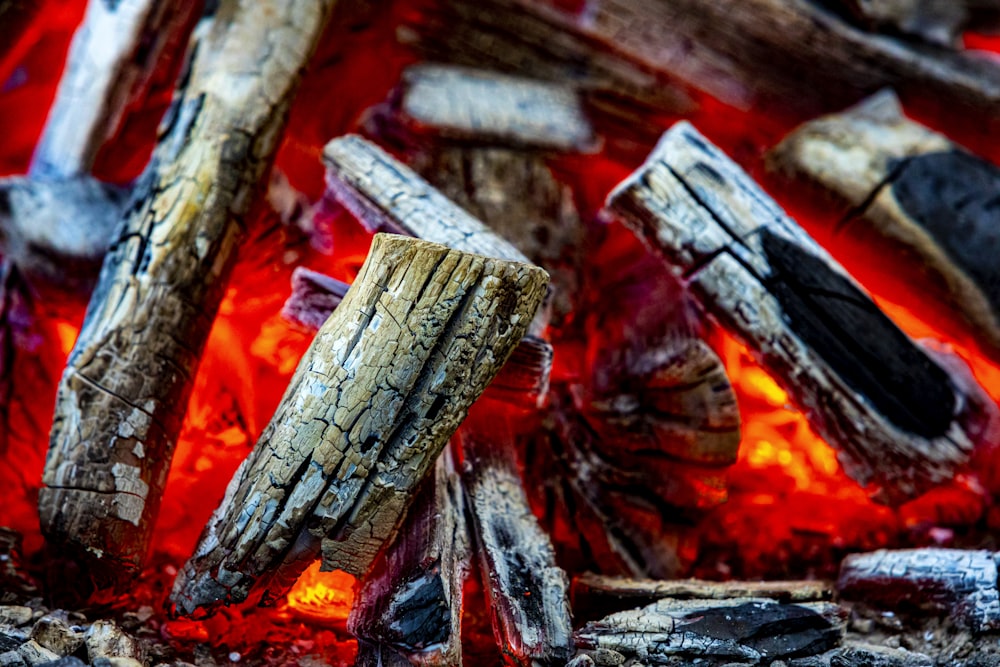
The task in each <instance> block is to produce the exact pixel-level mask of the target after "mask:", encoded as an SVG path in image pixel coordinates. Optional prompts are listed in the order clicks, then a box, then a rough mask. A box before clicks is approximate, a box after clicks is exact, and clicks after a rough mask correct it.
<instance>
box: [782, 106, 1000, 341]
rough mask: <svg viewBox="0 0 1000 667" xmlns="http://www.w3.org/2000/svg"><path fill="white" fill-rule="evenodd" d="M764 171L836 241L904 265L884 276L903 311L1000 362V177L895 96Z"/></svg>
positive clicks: (810, 126) (807, 138)
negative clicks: (813, 207)
mask: <svg viewBox="0 0 1000 667" xmlns="http://www.w3.org/2000/svg"><path fill="white" fill-rule="evenodd" d="M768 164H769V167H770V169H771V170H772V171H774V172H775V173H776V174H777V175H778V176H779V177H780V178H781V179H783V180H784V181H786V182H787V184H788V185H789V186H790V189H798V190H801V191H804V192H807V193H809V194H808V195H807V196H810V197H812V198H813V199H814V200H817V201H821V202H822V204H821V206H822V208H823V209H825V210H824V211H823V212H822V213H825V215H823V214H821V215H818V216H816V218H817V220H818V221H820V222H821V223H826V225H827V226H828V227H829V228H830V230H831V233H832V234H835V235H846V236H847V237H849V238H850V239H851V243H857V244H859V245H862V244H863V245H864V246H867V247H870V248H871V249H872V250H873V252H874V253H875V254H878V255H884V256H888V257H896V258H898V261H896V262H892V263H891V264H889V265H888V266H887V267H886V270H885V271H883V272H882V273H883V274H885V277H884V279H885V280H886V281H890V282H893V283H896V284H899V286H900V289H899V290H897V293H898V294H901V295H902V297H901V298H899V301H900V303H901V305H904V306H907V307H909V308H910V309H912V310H914V311H915V312H917V313H926V314H927V317H928V319H929V320H930V321H933V322H935V323H939V326H941V327H942V328H943V329H944V330H945V331H947V332H948V333H950V334H952V335H953V336H955V337H956V338H962V337H965V336H967V332H969V331H971V332H973V334H974V336H975V338H976V339H977V340H978V341H979V343H980V345H981V346H982V347H983V349H984V350H985V351H987V352H988V353H990V354H991V355H992V356H994V357H995V358H998V359H1000V267H998V265H997V262H996V257H997V255H998V254H1000V207H998V204H997V201H996V199H995V197H996V191H997V188H998V187H1000V169H998V168H997V167H996V166H994V165H992V164H990V163H988V162H986V161H985V160H981V159H979V158H977V157H974V156H972V155H970V154H969V153H966V152H965V151H963V150H962V149H961V148H959V147H958V146H956V145H955V144H953V143H952V142H950V141H949V140H948V139H947V138H946V137H944V136H942V135H940V134H938V133H937V132H934V131H932V130H930V129H928V128H926V127H924V126H922V125H920V124H918V123H915V122H913V121H911V120H909V119H907V118H906V116H904V115H903V111H902V109H901V108H900V105H899V101H898V99H897V98H896V97H895V95H894V94H893V93H892V92H891V91H885V92H882V93H880V94H878V95H876V96H875V97H872V98H870V99H868V100H866V101H865V102H863V103H862V104H860V105H858V106H856V107H853V108H851V109H848V110H847V111H844V112H842V113H838V114H833V115H830V116H824V117H822V118H819V119H817V120H814V121H810V122H809V123H806V124H805V125H803V126H802V127H800V128H799V129H797V130H796V131H795V132H793V133H792V134H790V135H789V136H788V137H786V138H785V139H784V140H783V141H782V142H781V143H780V144H779V145H778V146H776V147H775V148H774V149H773V150H772V151H771V152H770V154H769V155H768ZM817 194H818V195H819V196H817ZM824 195H825V196H824ZM831 203H832V204H833V206H832V207H831V206H830V204H831ZM831 209H832V211H831ZM831 212H833V213H835V215H830V213H831ZM907 287H908V288H909V289H906V288H907ZM935 309H937V312H935ZM942 310H943V311H945V313H947V316H945V317H942V316H941V312H940V311H942Z"/></svg>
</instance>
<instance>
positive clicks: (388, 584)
mask: <svg viewBox="0 0 1000 667" xmlns="http://www.w3.org/2000/svg"><path fill="white" fill-rule="evenodd" d="M470 557H471V550H470V544H469V533H468V528H467V526H466V522H465V508H464V499H463V497H462V486H461V482H460V480H459V477H458V473H457V472H456V471H455V469H454V464H453V463H452V459H451V456H450V451H449V450H448V449H445V451H444V452H443V453H442V455H441V456H440V457H439V458H438V462H437V465H436V467H435V472H434V474H433V475H431V476H430V477H429V478H428V479H426V480H425V481H424V483H423V484H422V487H421V490H420V491H419V492H418V494H417V496H416V498H415V499H414V501H413V506H412V507H411V508H410V511H409V512H408V513H407V516H406V520H405V521H404V522H403V525H402V526H401V527H400V529H399V533H398V535H397V536H396V539H395V540H394V541H393V542H392V544H391V545H390V546H389V547H388V548H387V549H386V550H385V551H384V552H383V555H382V556H380V557H379V559H378V561H376V565H375V567H374V569H373V571H372V574H370V575H369V576H368V577H367V578H366V579H365V582H364V585H363V586H362V588H361V590H360V592H359V593H358V596H357V599H356V602H355V603H354V608H353V609H352V610H351V616H350V619H349V620H348V623H347V628H348V630H350V632H351V634H353V635H354V636H355V637H357V638H358V639H359V640H360V641H362V642H366V643H369V644H374V645H376V646H380V647H384V648H388V649H389V650H394V651H398V652H399V653H401V654H403V655H404V656H405V657H406V659H407V661H406V664H419V665H426V666H427V667H431V666H434V665H441V666H442V667H444V666H447V665H454V666H457V665H461V664H462V634H461V631H462V593H463V586H464V583H465V578H466V576H468V574H469V569H470V562H469V559H470Z"/></svg>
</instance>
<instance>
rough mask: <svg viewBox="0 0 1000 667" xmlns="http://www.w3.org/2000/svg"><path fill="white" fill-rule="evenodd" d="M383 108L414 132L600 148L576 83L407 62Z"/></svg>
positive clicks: (544, 147) (518, 143)
mask: <svg viewBox="0 0 1000 667" xmlns="http://www.w3.org/2000/svg"><path fill="white" fill-rule="evenodd" d="M383 113H385V114H387V115H388V116H389V118H390V119H391V122H394V123H395V124H397V125H398V126H399V127H400V130H401V131H404V132H406V133H408V134H412V135H415V136H425V137H435V138H440V139H445V140H451V141H457V142H460V143H472V144H487V145H500V146H505V147H508V148H512V147H517V148H534V149H541V150H554V151H562V152H571V151H592V150H594V149H596V148H597V145H596V143H595V142H596V139H595V137H594V130H593V128H592V127H591V125H590V121H589V120H588V119H587V114H586V111H585V110H584V108H583V104H582V101H581V99H580V97H579V95H578V94H577V92H576V91H575V90H574V89H573V88H572V87H570V86H567V85H559V84H556V83H554V82H551V81H544V80H540V79H529V78H524V77H515V76H509V75H504V74H499V73H497V72H490V71H487V70H481V69H473V68H471V67H456V66H454V65H439V64H433V63H425V64H419V65H412V66H410V67H408V68H407V69H406V70H405V71H404V72H403V77H402V81H401V82H400V84H399V86H397V88H396V90H395V91H393V93H392V96H391V98H390V101H389V103H388V109H386V110H384V111H383Z"/></svg>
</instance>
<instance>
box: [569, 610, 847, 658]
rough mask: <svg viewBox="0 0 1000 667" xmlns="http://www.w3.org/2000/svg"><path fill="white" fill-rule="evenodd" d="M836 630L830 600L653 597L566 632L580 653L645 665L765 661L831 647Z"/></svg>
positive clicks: (839, 625) (837, 614) (838, 615)
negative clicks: (612, 655) (649, 601)
mask: <svg viewBox="0 0 1000 667" xmlns="http://www.w3.org/2000/svg"><path fill="white" fill-rule="evenodd" d="M843 632H844V619H843V616H842V612H841V610H840V608H839V607H838V606H837V605H834V604H830V603H825V602H804V603H801V604H782V603H778V602H775V601H774V600H764V599H755V598H736V599H732V600H712V601H704V600H660V601H658V602H655V603H653V604H651V605H649V606H647V607H642V608H640V609H633V610H630V611H624V612H619V613H617V614H611V615H610V616H607V617H606V618H603V619H601V620H599V621H594V622H591V623H587V624H586V625H585V626H583V627H582V628H580V629H579V630H577V632H576V633H575V635H574V637H575V639H576V642H577V646H578V648H579V649H580V650H581V651H582V652H587V653H590V652H597V651H600V650H602V649H603V650H610V651H614V652H615V653H618V654H620V655H621V656H622V657H623V658H624V659H625V660H634V661H636V662H641V663H642V664H646V665H668V664H676V662H675V661H676V660H678V659H687V660H692V659H702V660H708V661H709V662H710V663H728V662H741V663H751V664H758V663H762V664H770V663H771V662H772V661H775V660H782V659H786V658H799V657H805V656H810V655H817V654H819V653H823V652H825V651H828V650H830V649H833V648H836V647H837V646H838V645H839V644H840V640H841V637H842V635H843Z"/></svg>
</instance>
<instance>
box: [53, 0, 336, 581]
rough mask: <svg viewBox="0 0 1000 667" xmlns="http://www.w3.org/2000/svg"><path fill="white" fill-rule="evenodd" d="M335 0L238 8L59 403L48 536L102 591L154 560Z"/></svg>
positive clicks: (120, 242) (206, 53)
mask: <svg viewBox="0 0 1000 667" xmlns="http://www.w3.org/2000/svg"><path fill="white" fill-rule="evenodd" d="M332 6H333V0H296V2H293V3H279V2H274V3H271V4H266V5H262V4H261V3H259V2H256V3H247V2H242V1H240V0H226V1H224V2H223V3H222V4H221V5H220V6H219V7H218V8H217V11H216V13H215V15H214V16H213V17H212V18H211V19H209V20H211V21H212V24H211V29H206V30H203V31H201V32H200V34H199V35H198V38H197V39H195V40H194V41H193V43H192V46H191V49H190V52H191V54H192V60H191V62H190V66H189V69H188V72H187V73H186V74H185V76H184V77H182V81H181V84H180V87H179V89H178V91H177V93H176V96H175V99H174V105H173V110H172V113H171V114H170V116H169V118H168V119H167V120H166V121H165V123H164V126H163V128H162V130H161V132H162V134H161V137H160V140H159V144H158V146H157V148H156V151H155V152H154V155H153V159H152V162H151V164H150V165H149V167H148V168H147V170H146V172H145V174H144V175H143V177H142V178H141V179H140V182H139V184H138V185H137V186H136V189H135V191H134V193H133V198H132V204H131V205H130V206H129V207H128V210H127V212H126V216H125V219H124V220H123V221H122V223H121V227H120V228H119V229H120V234H119V236H118V238H117V239H116V241H115V242H114V244H113V245H112V248H111V250H110V251H109V253H108V255H107V257H106V259H105V262H104V266H103V269H102V271H101V276H100V279H99V281H98V285H97V287H96V289H95V291H94V295H93V297H92V299H91V303H90V307H89V309H88V312H87V316H86V319H85V321H84V324H83V328H82V330H81V332H80V336H79V338H78V339H77V342H76V346H75V347H74V349H73V352H72V353H71V354H70V358H69V362H68V364H67V368H66V371H65V374H64V375H63V379H62V382H61V384H60V390H59V395H58V398H57V401H56V410H55V420H54V424H53V428H52V437H51V445H50V450H49V455H48V458H47V460H46V468H45V474H44V478H43V483H44V487H43V488H42V490H41V492H40V495H39V512H40V515H41V523H42V529H43V531H44V533H45V535H46V537H47V539H48V541H49V543H50V545H51V546H52V547H53V550H54V553H67V552H77V553H76V557H78V558H84V559H85V560H87V561H89V562H90V565H91V570H92V573H93V576H94V578H95V580H97V581H98V584H99V585H102V586H103V585H107V584H111V583H121V582H122V581H123V579H124V575H126V574H127V573H128V572H130V571H134V570H136V569H137V568H138V566H139V564H140V563H141V561H142V559H143V557H144V555H145V553H146V549H147V546H148V544H149V537H150V534H151V531H152V527H153V521H154V519H155V517H156V513H157V510H158V508H159V501H160V495H161V492H162V490H163V486H164V483H165V482H166V477H167V471H168V469H169V467H170V459H171V456H172V453H173V447H174V444H175V441H176V438H177V435H178V432H179V431H180V426H181V420H182V417H183V415H184V411H185V408H186V406H187V398H188V396H189V394H190V390H191V385H192V381H193V378H194V375H195V370H196V369H197V366H198V360H199V357H200V355H201V350H202V348H203V346H204V343H205V340H206V338H207V337H208V331H209V328H210V327H211V324H212V319H213V318H214V316H215V312H216V310H217V309H218V306H219V302H220V301H221V299H222V296H223V294H224V292H225V284H226V279H227V278H228V275H229V272H230V269H231V267H232V265H233V263H234V260H235V250H236V248H237V246H238V243H239V240H240V237H241V235H242V233H243V228H244V225H245V221H246V219H247V217H248V216H249V214H250V212H251V208H252V207H253V206H254V205H255V202H256V201H257V197H256V196H255V193H256V192H257V191H259V190H262V187H261V185H262V184H263V183H266V180H265V177H266V174H267V170H268V168H269V166H270V163H271V160H272V158H273V155H274V151H275V150H276V148H277V144H278V141H279V139H280V137H281V129H282V127H283V125H284V122H285V120H286V117H287V111H288V108H289V105H290V103H291V100H292V98H293V97H294V92H295V89H296V86H297V83H298V79H299V76H300V74H301V70H302V68H303V67H304V66H305V64H306V62H307V61H308V58H309V55H310V54H311V53H312V51H313V49H314V47H315V46H316V44H317V42H318V40H319V37H320V35H321V34H322V32H323V27H324V25H325V23H326V19H327V17H328V15H329V14H330V11H331V8H332Z"/></svg>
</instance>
